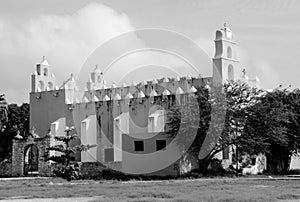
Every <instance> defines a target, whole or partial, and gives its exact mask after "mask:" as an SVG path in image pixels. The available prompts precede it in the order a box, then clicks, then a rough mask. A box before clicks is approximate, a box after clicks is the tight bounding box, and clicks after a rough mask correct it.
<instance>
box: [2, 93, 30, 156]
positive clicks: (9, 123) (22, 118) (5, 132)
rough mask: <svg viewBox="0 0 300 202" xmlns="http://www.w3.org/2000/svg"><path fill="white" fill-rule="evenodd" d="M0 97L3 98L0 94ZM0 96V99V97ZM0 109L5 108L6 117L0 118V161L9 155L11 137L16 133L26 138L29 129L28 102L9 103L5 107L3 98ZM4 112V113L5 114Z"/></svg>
mask: <svg viewBox="0 0 300 202" xmlns="http://www.w3.org/2000/svg"><path fill="white" fill-rule="evenodd" d="M1 98H3V97H2V96H1ZM1 98H0V99H1ZM0 103H1V106H2V107H1V110H4V109H5V110H6V112H5V113H7V117H6V118H5V119H2V120H4V121H2V127H1V130H0V162H1V161H2V160H4V159H9V158H10V157H11V155H12V154H11V149H12V139H13V138H14V136H16V135H17V133H18V131H19V132H20V135H22V136H23V137H25V138H26V136H27V134H28V131H29V104H28V103H23V104H22V105H21V106H18V105H17V104H9V105H7V106H6V107H4V106H5V105H6V102H5V100H4V101H3V100H2V101H0ZM5 113H4V114H5Z"/></svg>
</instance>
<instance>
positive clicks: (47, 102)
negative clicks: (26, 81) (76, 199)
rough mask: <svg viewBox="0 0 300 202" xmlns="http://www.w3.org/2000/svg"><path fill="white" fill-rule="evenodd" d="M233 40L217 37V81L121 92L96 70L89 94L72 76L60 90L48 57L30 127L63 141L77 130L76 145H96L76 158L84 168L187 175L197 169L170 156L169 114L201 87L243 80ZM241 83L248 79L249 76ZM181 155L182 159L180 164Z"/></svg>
mask: <svg viewBox="0 0 300 202" xmlns="http://www.w3.org/2000/svg"><path fill="white" fill-rule="evenodd" d="M233 39H234V36H233V33H232V31H231V30H230V29H229V28H228V27H227V26H226V25H225V26H224V27H223V28H222V29H220V30H217V31H216V36H215V55H214V57H213V58H212V64H213V65H212V68H213V75H212V77H207V78H199V77H192V76H185V77H176V78H168V77H164V78H161V79H155V78H154V79H153V80H151V81H142V82H140V83H138V84H133V85H124V86H116V85H115V84H112V85H108V84H107V83H106V82H105V81H104V80H103V73H102V72H101V71H100V69H99V68H98V67H96V68H95V69H94V71H93V72H91V75H90V78H89V81H88V82H87V84H86V89H85V90H84V91H80V90H78V88H77V87H76V81H75V79H74V77H73V75H71V77H70V78H69V79H68V80H67V81H66V82H64V83H62V84H61V85H58V82H57V81H56V78H55V75H54V74H53V72H52V69H51V67H50V65H49V63H48V62H47V60H46V58H45V57H44V58H43V60H42V61H41V62H40V63H38V64H37V65H36V71H35V72H34V74H33V75H32V77H31V92H30V127H31V128H35V130H36V134H38V135H39V136H40V137H44V136H46V135H47V134H49V133H50V134H51V135H53V136H63V135H65V129H66V128H67V127H71V126H75V130H73V131H71V132H72V133H76V134H77V135H79V137H80V140H78V142H76V143H75V144H79V143H82V144H91V145H93V144H96V145H97V146H96V147H94V148H91V149H90V150H88V151H86V152H81V154H80V155H78V156H77V160H78V161H81V162H101V163H103V164H104V165H107V166H111V167H112V168H114V169H116V170H119V171H122V172H125V173H130V174H159V175H178V174H180V173H185V172H188V171H190V170H191V169H193V168H196V166H197V165H194V164H193V160H192V159H189V157H186V156H184V155H182V151H180V149H178V148H173V150H172V152H171V153H172V155H171V156H170V151H169V150H168V149H172V148H171V146H170V144H171V142H172V138H169V137H168V136H167V135H166V134H165V132H166V131H165V122H166V113H165V112H166V109H168V107H170V103H174V102H175V104H184V102H185V100H186V99H188V97H189V96H193V94H194V93H195V92H196V91H197V87H199V86H205V87H208V86H209V85H211V84H212V83H220V84H221V83H224V82H226V81H230V80H236V79H237V78H238V77H239V73H241V72H242V71H241V67H240V63H239V60H238V59H237V43H236V42H235V41H234V40H233ZM242 79H246V80H247V79H248V78H247V77H246V75H245V73H244V75H243V77H242ZM174 100H175V101H174ZM52 144H55V143H52ZM168 152H169V153H168ZM176 155H180V156H181V157H180V158H178V159H176V158H177V157H176ZM225 156H228V155H225ZM173 157H174V158H173ZM221 158H223V156H222V154H221ZM224 158H225V157H224ZM226 159H228V160H231V159H229V157H226ZM166 162H168V163H166ZM182 165H184V166H182Z"/></svg>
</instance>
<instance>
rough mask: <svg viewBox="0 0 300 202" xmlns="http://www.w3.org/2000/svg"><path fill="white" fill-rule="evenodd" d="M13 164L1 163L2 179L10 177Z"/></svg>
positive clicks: (0, 175)
mask: <svg viewBox="0 0 300 202" xmlns="http://www.w3.org/2000/svg"><path fill="white" fill-rule="evenodd" d="M11 166H12V164H11V162H9V161H3V162H1V163H0V177H10V176H11V174H12V173H11V169H12V167H11Z"/></svg>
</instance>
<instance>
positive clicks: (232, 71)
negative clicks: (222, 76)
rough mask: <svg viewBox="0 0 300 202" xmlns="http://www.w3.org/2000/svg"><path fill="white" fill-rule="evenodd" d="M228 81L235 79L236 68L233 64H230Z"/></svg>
mask: <svg viewBox="0 0 300 202" xmlns="http://www.w3.org/2000/svg"><path fill="white" fill-rule="evenodd" d="M228 81H234V70H233V66H232V65H228Z"/></svg>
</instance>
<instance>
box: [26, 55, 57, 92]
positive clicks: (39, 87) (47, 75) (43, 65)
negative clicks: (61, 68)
mask: <svg viewBox="0 0 300 202" xmlns="http://www.w3.org/2000/svg"><path fill="white" fill-rule="evenodd" d="M55 85H56V79H55V76H54V74H52V73H51V70H50V65H49V63H48V61H47V60H46V57H45V56H43V59H42V61H41V62H40V63H38V64H37V65H36V71H35V72H34V74H32V75H31V92H32V93H34V92H42V91H51V90H54V88H55Z"/></svg>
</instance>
